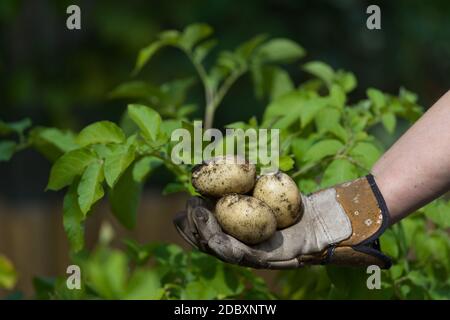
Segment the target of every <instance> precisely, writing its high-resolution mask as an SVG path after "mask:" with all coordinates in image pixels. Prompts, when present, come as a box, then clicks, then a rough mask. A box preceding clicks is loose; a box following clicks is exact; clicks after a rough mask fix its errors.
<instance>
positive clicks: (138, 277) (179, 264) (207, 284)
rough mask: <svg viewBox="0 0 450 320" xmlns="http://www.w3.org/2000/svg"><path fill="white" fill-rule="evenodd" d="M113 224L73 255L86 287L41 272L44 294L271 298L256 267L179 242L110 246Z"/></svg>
mask: <svg viewBox="0 0 450 320" xmlns="http://www.w3.org/2000/svg"><path fill="white" fill-rule="evenodd" d="M110 228H111V227H110V226H109V225H107V224H106V225H103V226H102V228H101V231H100V241H99V245H98V246H97V247H96V249H95V250H94V251H93V252H91V253H89V254H88V253H82V254H77V255H75V256H74V257H73V260H74V262H75V263H76V264H78V265H79V266H80V267H81V270H83V272H82V273H81V275H82V281H81V283H82V287H81V289H80V290H69V289H67V286H66V283H65V281H66V279H65V278H63V277H61V278H58V279H56V280H55V279H46V278H35V279H34V287H35V290H36V298H38V299H98V298H101V299H132V300H135V299H225V298H247V299H270V298H272V297H273V296H272V295H271V294H270V293H269V291H268V289H267V287H266V285H265V283H264V281H263V280H262V279H261V278H259V277H257V276H255V275H254V274H253V273H252V272H251V271H250V270H247V269H244V268H239V267H236V266H231V265H227V264H223V263H221V262H220V261H219V260H217V259H215V258H213V257H210V256H207V255H204V254H202V253H200V252H198V251H192V252H186V251H183V250H182V249H181V248H180V247H178V246H176V245H174V244H163V243H151V244H148V245H140V244H138V243H136V242H134V241H133V240H125V241H124V244H125V246H126V250H124V251H121V250H117V249H112V248H110V247H109V245H108V242H109V241H110V240H111V238H112V236H113V235H112V234H111V229H110Z"/></svg>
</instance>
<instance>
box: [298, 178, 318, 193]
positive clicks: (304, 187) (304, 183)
mask: <svg viewBox="0 0 450 320" xmlns="http://www.w3.org/2000/svg"><path fill="white" fill-rule="evenodd" d="M297 185H298V188H299V190H300V192H302V193H303V194H309V193H312V192H314V191H317V189H318V188H319V185H318V184H317V182H316V181H314V180H311V179H301V180H300V181H299V182H298V183H297Z"/></svg>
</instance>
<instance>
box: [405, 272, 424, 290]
mask: <svg viewBox="0 0 450 320" xmlns="http://www.w3.org/2000/svg"><path fill="white" fill-rule="evenodd" d="M406 277H407V278H408V279H409V280H411V282H412V283H414V284H415V285H416V286H419V287H421V288H424V289H427V288H428V283H429V280H428V278H427V277H426V276H425V275H424V274H422V273H421V272H420V271H418V270H411V271H410V272H408V273H407V275H406Z"/></svg>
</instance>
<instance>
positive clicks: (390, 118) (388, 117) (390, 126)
mask: <svg viewBox="0 0 450 320" xmlns="http://www.w3.org/2000/svg"><path fill="white" fill-rule="evenodd" d="M381 123H383V126H384V128H385V129H386V131H387V132H389V133H390V134H393V133H394V131H395V126H396V123H397V119H396V118H395V115H394V114H393V113H390V112H388V113H385V114H383V115H382V116H381Z"/></svg>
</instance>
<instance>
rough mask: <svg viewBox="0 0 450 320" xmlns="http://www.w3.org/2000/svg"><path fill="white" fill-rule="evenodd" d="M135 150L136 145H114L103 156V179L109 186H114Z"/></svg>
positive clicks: (129, 162) (132, 157) (130, 161)
mask: <svg viewBox="0 0 450 320" xmlns="http://www.w3.org/2000/svg"><path fill="white" fill-rule="evenodd" d="M135 150H136V147H135V146H134V145H132V144H131V145H130V144H122V145H115V146H113V147H112V148H111V152H110V153H109V154H108V155H107V156H106V157H105V166H104V172H105V179H106V183H107V184H108V185H109V186H110V187H111V188H112V187H114V185H115V184H116V182H117V179H118V178H119V177H120V175H121V174H122V173H123V172H124V171H125V170H126V169H127V168H128V166H129V165H130V164H131V163H132V162H133V160H134V157H135Z"/></svg>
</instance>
